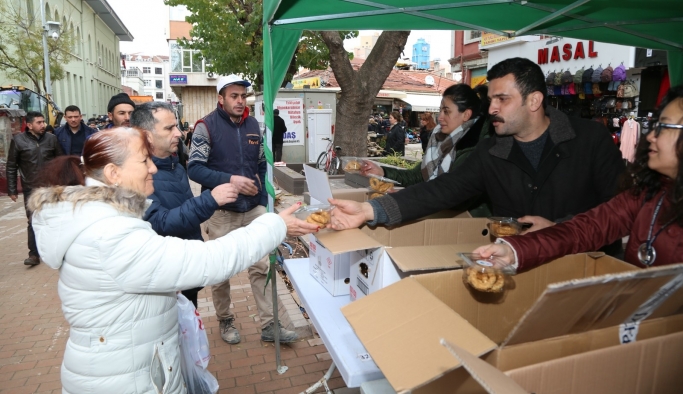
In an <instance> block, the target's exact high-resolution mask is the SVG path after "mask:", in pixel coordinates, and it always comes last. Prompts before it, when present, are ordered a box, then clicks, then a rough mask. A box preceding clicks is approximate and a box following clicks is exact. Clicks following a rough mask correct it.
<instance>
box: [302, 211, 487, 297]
mask: <svg viewBox="0 0 683 394" xmlns="http://www.w3.org/2000/svg"><path fill="white" fill-rule="evenodd" d="M463 216H467V215H466V214H465V215H463ZM486 223H487V220H486V219H473V218H462V219H461V218H451V219H428V220H423V221H419V222H414V223H410V224H407V225H404V226H400V227H397V228H393V229H386V228H381V229H380V230H378V231H377V234H375V235H379V236H378V237H373V236H372V235H373V231H375V230H359V229H352V230H344V231H324V232H321V233H317V234H315V235H313V236H312V237H311V241H310V242H309V267H310V272H311V275H313V276H314V277H315V278H316V279H317V280H318V281H319V282H320V283H322V284H323V285H324V286H325V287H326V288H327V289H328V291H330V293H331V294H332V295H334V296H338V295H346V294H350V296H351V299H352V300H355V299H358V298H362V297H364V296H366V295H367V294H371V293H373V292H375V291H377V290H379V289H381V288H383V287H386V286H388V285H390V284H392V283H395V282H398V281H399V280H401V278H403V277H405V276H407V275H410V274H416V273H428V272H434V271H439V270H445V269H458V268H461V262H459V261H458V259H457V253H458V252H471V251H472V250H474V249H475V248H477V247H478V246H481V245H484V244H486V243H488V242H490V241H489V237H488V230H486ZM381 240H382V241H381Z"/></svg>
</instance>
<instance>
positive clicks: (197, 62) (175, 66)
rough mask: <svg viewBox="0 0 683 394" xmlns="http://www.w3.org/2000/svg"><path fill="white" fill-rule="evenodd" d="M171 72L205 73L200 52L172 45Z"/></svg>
mask: <svg viewBox="0 0 683 394" xmlns="http://www.w3.org/2000/svg"><path fill="white" fill-rule="evenodd" d="M171 72H183V73H190V72H204V64H203V61H202V58H201V55H200V53H199V51H193V50H191V49H183V48H181V47H180V46H179V45H178V44H175V43H174V44H171Z"/></svg>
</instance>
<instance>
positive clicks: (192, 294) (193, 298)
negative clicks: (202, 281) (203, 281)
mask: <svg viewBox="0 0 683 394" xmlns="http://www.w3.org/2000/svg"><path fill="white" fill-rule="evenodd" d="M202 289H203V287H195V288H194V289H189V290H183V291H181V293H183V295H184V296H185V298H187V299H188V300H190V302H192V304H193V305H194V308H195V309H197V295H198V294H199V292H200V291H201V290H202Z"/></svg>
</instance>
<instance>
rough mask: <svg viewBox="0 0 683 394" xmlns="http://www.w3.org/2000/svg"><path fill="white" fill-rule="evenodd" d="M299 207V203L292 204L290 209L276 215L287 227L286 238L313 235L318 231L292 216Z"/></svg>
mask: <svg viewBox="0 0 683 394" xmlns="http://www.w3.org/2000/svg"><path fill="white" fill-rule="evenodd" d="M299 207H301V203H300V202H299V203H296V204H293V205H292V206H291V207H289V208H287V209H284V210H282V211H280V213H279V214H278V215H279V216H280V218H281V219H282V220H284V222H285V225H286V226H287V236H288V237H298V236H301V235H305V234H310V233H315V232H316V231H318V230H320V227H318V226H317V225H315V224H311V223H308V222H307V221H305V220H301V219H298V218H297V217H296V216H294V211H296V210H297V209H299Z"/></svg>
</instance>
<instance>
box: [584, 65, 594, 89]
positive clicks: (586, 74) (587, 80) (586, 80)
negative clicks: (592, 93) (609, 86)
mask: <svg viewBox="0 0 683 394" xmlns="http://www.w3.org/2000/svg"><path fill="white" fill-rule="evenodd" d="M591 78H593V66H591V67H590V68H589V69H588V70H586V71H584V72H583V77H582V78H581V82H583V83H590V82H591ZM586 92H588V89H586Z"/></svg>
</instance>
